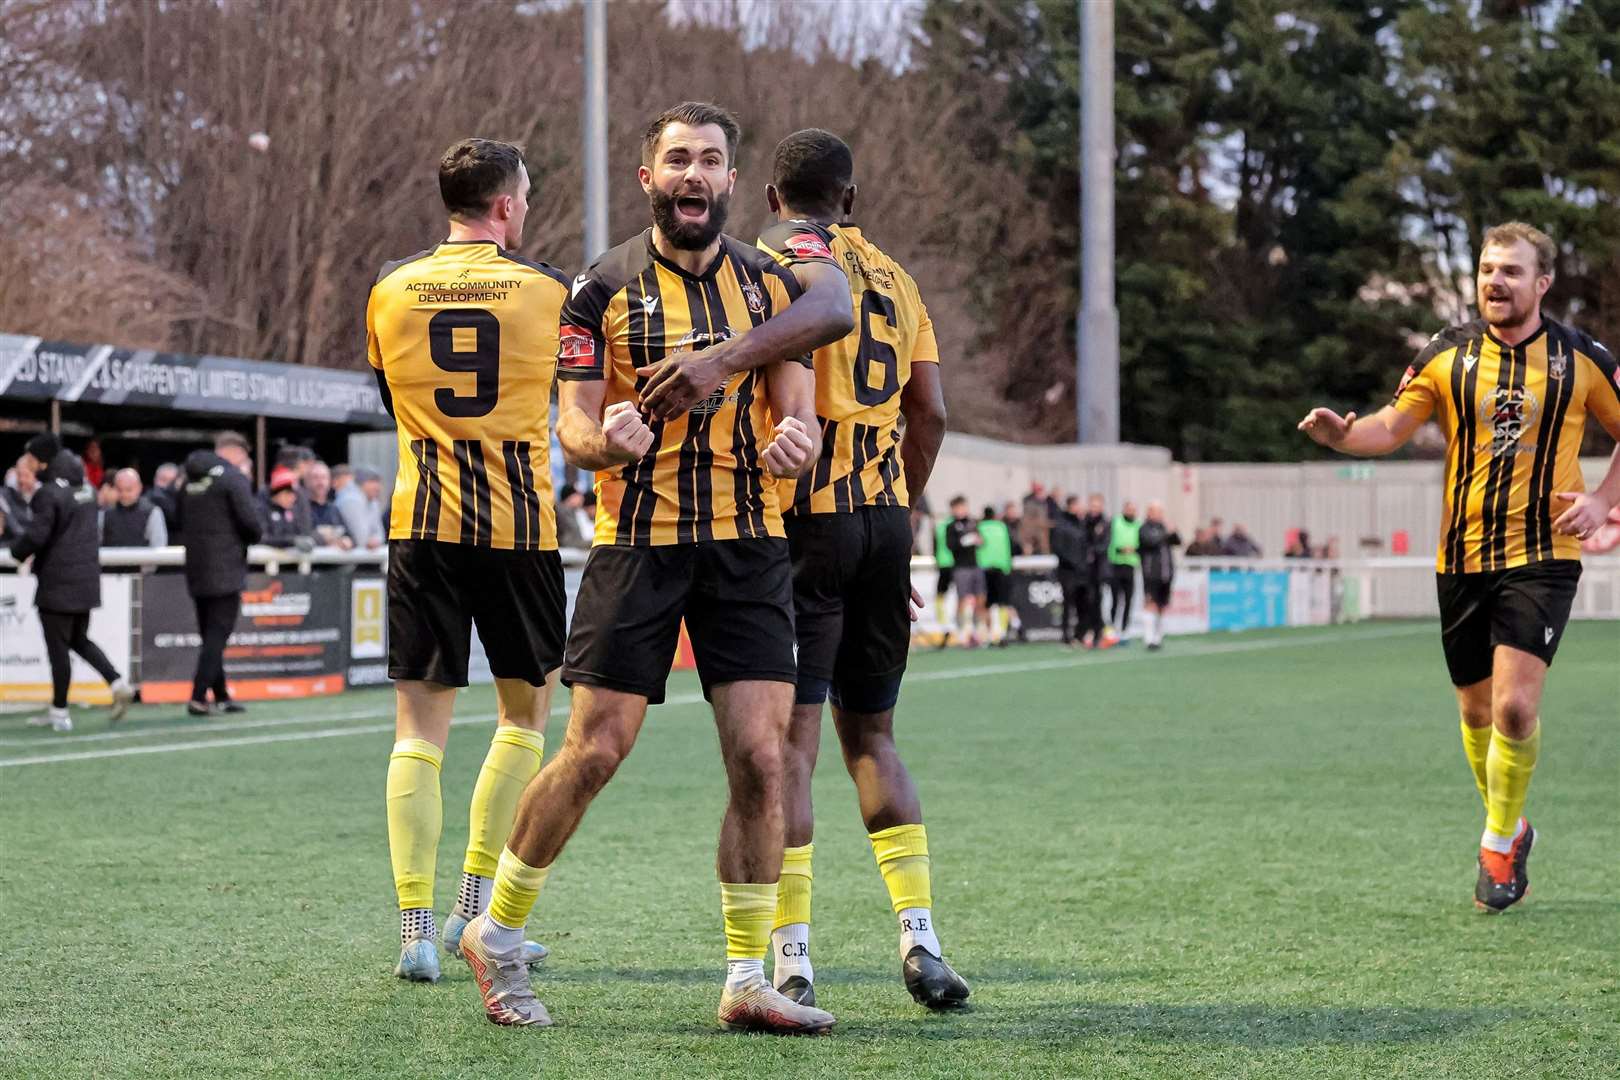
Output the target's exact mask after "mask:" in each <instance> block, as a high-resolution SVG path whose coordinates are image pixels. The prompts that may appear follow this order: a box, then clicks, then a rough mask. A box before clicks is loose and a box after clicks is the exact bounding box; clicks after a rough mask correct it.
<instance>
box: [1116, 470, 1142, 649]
mask: <svg viewBox="0 0 1620 1080" xmlns="http://www.w3.org/2000/svg"><path fill="white" fill-rule="evenodd" d="M1141 532H1142V523H1141V522H1139V521H1137V520H1136V504H1135V503H1133V502H1127V503H1126V504H1125V507H1124V509H1123V510H1121V511H1120V514H1119V516H1118V517H1116V518H1115V519H1114V520H1113V522H1112V523H1111V525H1110V527H1109V536H1108V593H1109V596H1110V597H1111V598H1112V601H1113V602H1112V605H1111V607H1112V611H1111V614H1112V620H1111V622H1112V625H1113V626H1114V627H1116V628H1117V629H1118V632H1119V633H1120V634H1121V635H1123V634H1124V633H1125V631H1126V629H1127V628H1129V626H1130V625H1131V599H1132V597H1133V596H1134V594H1135V593H1136V571H1137V568H1138V567H1140V566H1141V565H1142V558H1141V555H1140V554H1139V552H1140V550H1141V544H1142V541H1141Z"/></svg>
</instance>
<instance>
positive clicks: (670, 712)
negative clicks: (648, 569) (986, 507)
mask: <svg viewBox="0 0 1620 1080" xmlns="http://www.w3.org/2000/svg"><path fill="white" fill-rule="evenodd" d="M1617 644H1620V626H1617V625H1616V624H1615V623H1577V624H1573V625H1572V626H1571V628H1570V630H1569V631H1568V636H1567V639H1566V641H1565V642H1564V645H1563V648H1562V651H1561V653H1560V655H1559V660H1558V663H1557V666H1556V667H1555V669H1554V671H1553V675H1552V679H1551V682H1550V686H1549V690H1548V694H1547V700H1546V705H1545V709H1544V716H1545V718H1546V724H1547V736H1546V741H1545V743H1544V746H1543V750H1542V758H1541V765H1540V768H1539V770H1538V772H1537V774H1536V780H1535V784H1534V786H1533V788H1532V790H1531V800H1530V807H1529V810H1530V814H1531V817H1532V819H1533V820H1534V821H1535V822H1536V825H1537V827H1538V829H1540V830H1541V831H1542V834H1543V837H1544V839H1543V841H1542V842H1541V843H1538V845H1537V847H1536V854H1535V857H1534V862H1533V864H1532V874H1533V880H1534V889H1533V892H1532V895H1531V896H1530V898H1529V899H1528V900H1527V901H1526V902H1525V903H1524V904H1523V905H1522V906H1521V908H1519V909H1517V910H1514V911H1512V912H1510V913H1508V914H1507V915H1504V916H1500V917H1487V916H1482V915H1479V914H1477V913H1476V912H1475V911H1474V909H1473V906H1472V903H1471V895H1472V893H1471V890H1472V884H1473V877H1474V851H1475V845H1476V843H1477V837H1478V833H1479V829H1480V823H1481V819H1482V815H1481V812H1480V807H1479V803H1478V799H1477V797H1476V795H1475V793H1474V790H1473V785H1472V782H1471V779H1470V777H1469V775H1468V772H1467V768H1466V765H1465V764H1464V762H1463V758H1462V754H1461V752H1460V748H1459V746H1458V741H1459V740H1458V738H1457V732H1456V724H1457V721H1456V714H1455V710H1454V706H1453V701H1452V696H1451V691H1450V689H1449V688H1448V686H1447V683H1446V678H1445V673H1444V668H1443V665H1442V662H1441V657H1440V648H1439V641H1438V635H1437V632H1436V630H1435V628H1434V626H1433V625H1432V624H1388V623H1385V624H1374V625H1366V626H1359V627H1342V628H1331V629H1322V630H1295V631H1287V632H1278V633H1264V634H1262V633H1254V634H1246V635H1239V636H1219V637H1208V638H1200V639H1183V640H1179V641H1178V640H1173V641H1172V642H1171V643H1170V645H1169V647H1168V648H1167V649H1166V651H1165V652H1164V653H1162V654H1159V655H1149V654H1145V653H1143V652H1142V651H1141V650H1140V648H1139V647H1137V646H1132V647H1131V648H1128V649H1119V650H1114V651H1112V652H1110V653H1107V654H1103V655H1095V656H1093V655H1075V654H1072V653H1068V652H1066V651H1063V650H1061V649H1059V648H1057V647H1056V646H1026V647H1019V648H1014V649H1008V650H1005V651H989V652H977V653H972V654H964V653H960V652H952V653H949V654H933V653H926V654H917V655H915V656H914V658H913V664H912V672H913V677H912V678H911V679H909V680H908V683H907V687H906V691H905V693H904V696H903V697H902V701H901V708H902V719H901V722H900V732H901V740H902V751H903V752H904V753H905V755H906V757H907V760H908V762H909V763H910V765H911V767H912V769H913V772H914V773H915V775H916V777H917V780H918V783H919V786H920V788H921V791H922V796H923V804H924V808H925V811H926V815H927V819H928V825H929V832H930V846H931V848H932V850H933V855H934V879H935V882H934V895H935V904H936V912H937V915H938V920H939V926H940V930H941V934H942V937H943V940H944V942H945V944H946V949H947V955H948V956H949V957H950V959H951V960H952V962H953V963H954V964H955V965H956V967H957V968H958V970H960V971H961V972H962V973H963V974H964V975H965V976H966V977H967V978H968V980H969V981H970V982H971V983H972V984H973V988H974V997H973V1003H974V1006H975V1007H974V1008H973V1010H972V1011H970V1012H967V1013H964V1014H961V1015H955V1016H937V1017H936V1016H929V1015H927V1014H925V1013H923V1012H922V1011H921V1010H920V1009H918V1008H917V1007H915V1006H913V1005H912V1003H911V1001H910V999H909V998H908V997H907V996H906V994H905V992H904V991H903V989H902V988H901V986H900V981H899V958H898V956H897V953H896V934H895V928H894V925H893V919H892V916H891V915H890V914H889V911H888V907H887V898H886V895H885V893H884V891H883V886H882V883H881V881H880V879H879V877H878V875H877V872H876V870H875V868H874V866H873V863H872V856H871V852H870V850H869V848H868V846H867V843H866V838H865V835H864V831H863V829H862V827H861V823H860V820H859V817H858V815H857V813H856V810H855V802H854V796H853V790H852V788H851V786H850V784H849V781H848V779H847V778H846V777H845V775H844V774H843V771H842V767H841V764H840V762H839V759H838V753H837V749H836V745H835V744H834V742H833V741H832V736H831V731H830V724H829V725H828V731H827V732H826V733H825V738H826V742H825V745H824V748H823V752H822V765H823V768H822V770H821V772H820V774H819V775H818V777H817V782H816V799H817V806H818V816H819V821H820V830H819V833H818V835H817V836H816V863H815V873H816V879H815V908H816V921H815V924H814V938H813V941H814V946H815V956H816V972H817V990H818V995H819V997H820V999H821V1002H822V1004H824V1005H825V1006H826V1007H828V1008H829V1009H831V1010H832V1011H833V1012H834V1013H835V1014H836V1015H837V1016H838V1018H839V1026H838V1028H837V1030H836V1032H835V1033H834V1034H833V1035H832V1036H830V1037H828V1038H821V1039H799V1040H781V1039H773V1038H769V1037H763V1036H734V1035H727V1034H724V1033H722V1032H720V1031H719V1029H718V1028H717V1026H716V1024H715V1020H714V1008H715V1004H716V1002H717V1000H718V993H719V983H720V978H721V967H722V960H721V957H722V955H723V943H722V938H721V935H720V917H719V910H718V889H717V888H716V885H715V882H714V876H713V870H712V865H713V857H712V856H713V845H714V837H715V833H716V829H717V827H718V824H719V819H720V811H721V806H722V800H723V776H722V772H721V766H720V761H719V756H718V753H717V749H716V742H715V736H714V732H713V727H712V724H711V723H710V722H709V720H708V718H707V714H706V712H705V709H704V707H703V706H702V705H701V704H698V703H696V693H695V690H696V687H695V680H694V679H693V678H692V677H690V676H685V675H683V676H680V677H677V678H676V679H675V680H674V682H673V684H672V687H671V693H672V697H674V698H675V702H674V703H672V704H670V705H667V706H663V707H661V708H658V709H655V710H654V712H653V715H652V717H651V718H650V719H649V721H648V725H647V727H646V730H645V732H644V734H643V735H642V738H641V741H640V744H639V745H638V746H637V748H636V751H635V753H634V754H632V755H631V757H630V760H629V761H628V762H627V763H626V765H625V767H624V769H623V770H622V771H621V773H620V775H619V777H618V778H617V779H616V780H615V782H614V783H613V784H612V785H610V786H609V787H608V789H607V791H606V792H605V793H604V794H603V796H602V797H601V798H600V799H599V800H598V801H597V803H596V805H595V806H594V807H593V808H592V810H591V812H590V814H589V815H588V816H587V818H586V820H585V824H584V826H583V827H582V828H581V830H580V832H579V834H578V835H577V836H576V837H575V839H574V841H573V843H572V844H571V845H570V847H569V849H568V850H567V851H566V852H565V853H564V855H563V857H562V859H561V861H560V862H559V864H558V867H557V870H556V872H555V873H554V874H553V875H552V878H551V881H550V883H549V884H548V886H547V888H546V891H545V893H544V895H543V897H542V899H541V902H540V905H539V907H538V908H537V911H536V919H535V922H534V923H532V924H531V927H532V928H533V929H534V930H535V931H536V936H537V937H539V939H540V940H542V941H544V942H546V943H547V944H548V945H550V946H551V947H552V950H553V955H552V959H551V961H550V963H549V965H548V967H547V969H545V971H544V973H543V974H542V976H541V977H540V980H539V989H540V994H541V997H542V999H543V1000H544V1001H546V1002H547V1004H548V1005H549V1006H550V1007H551V1009H552V1011H553V1013H554V1014H555V1015H556V1016H557V1017H558V1020H559V1026H558V1027H556V1028H554V1029H552V1030H549V1031H510V1030H503V1029H498V1028H496V1027H494V1026H492V1025H490V1024H489V1023H487V1022H486V1021H485V1020H484V1019H483V1016H482V1012H481V1010H480V1008H479V1005H478V1001H477V996H476V991H475V989H474V987H473V983H472V980H471V977H470V975H469V974H468V972H467V970H466V968H465V966H463V965H461V964H460V963H459V962H458V961H451V960H447V961H446V965H445V967H446V972H447V975H446V978H445V980H444V981H443V982H441V983H439V984H438V985H437V986H414V985H406V984H404V983H401V982H399V981H398V980H396V979H394V978H392V976H391V975H390V969H391V967H392V965H393V963H394V960H395V958H396V956H397V951H398V936H397V928H396V916H395V914H394V911H393V894H392V888H391V877H390V871H389V865H388V855H387V846H386V833H385V825H384V816H383V776H384V770H385V768H386V760H387V756H388V749H389V746H390V743H391V734H390V733H391V730H392V728H391V719H390V718H391V704H392V696H391V694H390V693H389V692H386V691H382V692H378V691H372V692H363V693H362V692H355V693H351V694H348V695H345V696H343V697H341V698H338V699H330V700H322V701H312V702H299V703H296V704H285V705H260V706H256V707H254V708H253V709H252V711H251V712H250V713H249V714H248V715H247V716H246V717H240V718H238V717H233V718H228V719H221V720H214V721H201V722H199V721H192V720H188V719H186V718H184V717H183V716H180V715H178V714H177V712H176V711H175V710H172V709H158V708H151V709H147V710H137V712H136V713H135V714H134V715H133V716H132V718H131V719H130V720H129V721H127V722H126V724H125V725H124V726H122V727H120V728H119V729H118V730H116V731H112V732H109V731H107V730H106V727H105V722H104V721H102V720H100V719H99V718H98V717H97V715H96V714H95V713H93V712H85V713H80V714H79V718H78V723H79V730H78V731H77V732H75V733H74V734H73V735H72V736H68V737H57V736H53V735H51V734H49V733H48V732H36V731H33V730H31V729H28V730H25V729H23V728H22V726H21V723H20V720H18V719H16V718H8V719H5V720H3V721H0V810H3V821H4V831H3V833H0V836H3V841H0V842H3V850H4V858H3V859H0V896H3V897H4V900H5V903H4V911H5V913H6V916H7V920H6V921H7V926H8V934H7V940H8V945H7V947H6V949H5V952H4V957H5V967H4V977H3V978H0V1074H3V1075H5V1076H8V1077H9V1076H28V1077H35V1076H38V1077H77V1076H104V1077H119V1078H122V1077H221V1076H342V1077H382V1078H388V1080H396V1078H400V1077H417V1076H421V1077H428V1076H432V1077H452V1076H457V1077H459V1076H466V1077H478V1078H481V1080H484V1078H498V1077H537V1076H546V1077H565V1076H589V1077H620V1076H622V1077H654V1076H656V1077H675V1076H693V1077H697V1076H719V1075H732V1076H743V1075H747V1076H758V1077H771V1078H775V1077H815V1078H817V1080H824V1078H828V1077H847V1076H872V1077H878V1076H882V1077H899V1076H904V1077H946V1076H971V1077H987V1076H1017V1077H1081V1076H1097V1077H1204V1076H1208V1077H1222V1078H1229V1077H1260V1076H1265V1077H1309V1078H1311V1080H1321V1078H1327V1077H1423V1078H1435V1077H1469V1078H1475V1077H1479V1076H1484V1075H1503V1074H1506V1075H1514V1076H1524V1077H1536V1078H1545V1077H1599V1076H1602V1077H1610V1076H1614V1075H1616V1073H1615V1062H1616V1061H1617V1060H1620V1018H1617V1017H1620V992H1617V990H1616V980H1615V973H1616V969H1617V966H1620V963H1617V962H1620V947H1617V929H1620V921H1617V919H1616V915H1617V914H1620V903H1617V900H1616V886H1617V882H1616V879H1615V872H1614V868H1615V861H1614V833H1615V826H1616V823H1617V821H1620V814H1617V810H1620V792H1617V786H1616V778H1617V775H1620V773H1617V765H1620V753H1617V742H1616V734H1615V730H1614V728H1615V721H1616V719H1617V708H1616V702H1617V700H1620V674H1617V669H1616V666H1615V658H1616V655H1617V651H1616V645H1617ZM491 703H492V695H491V694H490V692H489V691H488V690H487V689H485V690H475V691H471V692H469V693H468V694H467V695H466V696H465V697H464V699H463V701H462V705H461V708H460V709H459V711H458V715H459V716H461V717H464V718H465V721H464V722H462V723H459V724H458V726H457V727H456V728H455V730H454V731H453V733H452V735H451V739H450V747H449V753H448V756H447V760H446V763H445V769H444V777H443V788H444V793H445V808H446V821H445V830H444V838H443V841H442V843H441V846H440V853H439V854H440V858H439V884H438V896H439V909H440V911H441V913H442V912H443V911H445V910H447V909H448V906H449V904H450V902H451V900H452V899H453V891H454V888H455V883H456V880H457V876H458V874H459V871H460V863H461V855H462V846H463V844H464V843H465V839H466V805H467V799H468V797H469V795H470V793H471V789H472V784H473V780H474V777H475V776H476V773H477V769H478V766H479V763H480V761H481V759H482V757H483V751H484V746H485V744H486V742H487V739H488V736H489V732H490V726H489V725H490V723H491V722H492V720H491V718H490V716H489V713H490V712H491V708H492V704H491ZM562 727H563V720H562V719H561V718H560V717H559V718H556V719H554V720H553V726H552V731H551V733H550V734H551V741H552V742H553V743H554V744H555V742H556V741H557V740H558V739H560V737H561V733H562Z"/></svg>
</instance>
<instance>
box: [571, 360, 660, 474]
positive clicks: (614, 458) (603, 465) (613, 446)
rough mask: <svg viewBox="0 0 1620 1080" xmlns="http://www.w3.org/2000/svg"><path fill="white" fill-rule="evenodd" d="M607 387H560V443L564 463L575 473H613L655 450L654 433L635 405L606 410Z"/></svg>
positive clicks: (586, 384)
mask: <svg viewBox="0 0 1620 1080" xmlns="http://www.w3.org/2000/svg"><path fill="white" fill-rule="evenodd" d="M606 396H607V383H605V382H601V381H582V380H576V381H569V382H561V383H558V384H557V441H558V442H559V443H561V444H562V449H563V460H565V461H567V462H568V464H570V465H572V466H574V467H575V468H576V469H589V470H590V471H591V472H596V471H597V470H599V469H612V468H615V467H617V466H619V465H628V464H629V463H630V462H632V461H639V460H641V458H642V457H643V456H644V455H645V454H646V453H647V451H648V450H651V449H652V444H653V433H652V429H651V428H649V427H648V426H647V425H646V423H645V422H644V421H643V420H642V419H641V414H640V413H639V412H637V411H636V407H635V405H633V404H631V403H630V402H628V401H616V402H614V403H613V404H612V405H609V406H608V407H607V409H606V410H604V409H603V408H602V401H603V399H604V398H606Z"/></svg>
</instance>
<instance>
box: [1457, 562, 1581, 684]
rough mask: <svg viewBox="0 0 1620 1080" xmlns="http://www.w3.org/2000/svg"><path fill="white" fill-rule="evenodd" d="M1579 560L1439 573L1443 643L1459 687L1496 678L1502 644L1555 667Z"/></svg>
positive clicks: (1577, 580) (1579, 574)
mask: <svg viewBox="0 0 1620 1080" xmlns="http://www.w3.org/2000/svg"><path fill="white" fill-rule="evenodd" d="M1580 580H1581V564H1580V561H1579V560H1578V559H1546V560H1544V561H1542V562H1535V563H1531V564H1529V565H1528V566H1515V567H1513V568H1512V569H1510V570H1492V571H1488V572H1485V573H1478V574H1436V575H1435V584H1436V587H1437V590H1438V592H1439V594H1440V641H1441V643H1442V644H1443V645H1444V646H1445V650H1446V667H1447V668H1449V669H1450V671H1451V681H1452V684H1453V685H1456V686H1472V685H1474V684H1475V683H1477V682H1479V681H1481V680H1483V679H1488V678H1490V677H1491V665H1492V661H1493V659H1494V657H1495V653H1496V647H1497V646H1498V645H1511V646H1512V647H1513V648H1515V649H1522V650H1523V651H1525V652H1527V653H1530V654H1531V655H1532V656H1539V657H1540V658H1541V659H1542V660H1543V661H1544V662H1546V663H1547V664H1549V665H1551V664H1552V661H1553V655H1554V654H1555V653H1557V652H1558V643H1559V641H1561V640H1562V639H1563V636H1564V626H1565V625H1566V624H1567V623H1568V622H1569V609H1570V607H1571V606H1572V605H1573V604H1574V602H1575V586H1576V585H1577V584H1578V583H1579V582H1580Z"/></svg>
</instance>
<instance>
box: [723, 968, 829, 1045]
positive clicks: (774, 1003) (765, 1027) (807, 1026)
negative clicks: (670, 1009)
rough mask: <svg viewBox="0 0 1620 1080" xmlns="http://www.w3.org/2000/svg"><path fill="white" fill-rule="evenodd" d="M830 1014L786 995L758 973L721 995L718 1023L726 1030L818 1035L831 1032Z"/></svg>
mask: <svg viewBox="0 0 1620 1080" xmlns="http://www.w3.org/2000/svg"><path fill="white" fill-rule="evenodd" d="M834 1023H836V1021H835V1020H834V1019H833V1014H832V1013H830V1012H827V1011H825V1010H823V1009H817V1008H815V1007H813V1006H810V1005H800V1004H799V1003H798V1002H796V1001H794V1000H793V999H792V998H789V997H786V996H785V995H783V994H782V992H781V991H779V990H777V989H776V988H775V987H774V986H772V985H771V984H770V983H769V982H768V981H767V980H766V978H765V976H764V975H760V976H758V977H757V978H754V979H750V980H749V981H748V982H747V983H745V984H743V986H742V987H741V988H740V989H737V990H732V989H731V988H730V987H727V988H726V990H725V992H724V993H723V994H722V995H721V996H720V1026H721V1027H723V1028H725V1029H726V1030H727V1031H765V1032H770V1033H771V1034H773V1035H821V1034H824V1033H825V1032H828V1031H831V1030H832V1026H833V1024H834Z"/></svg>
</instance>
